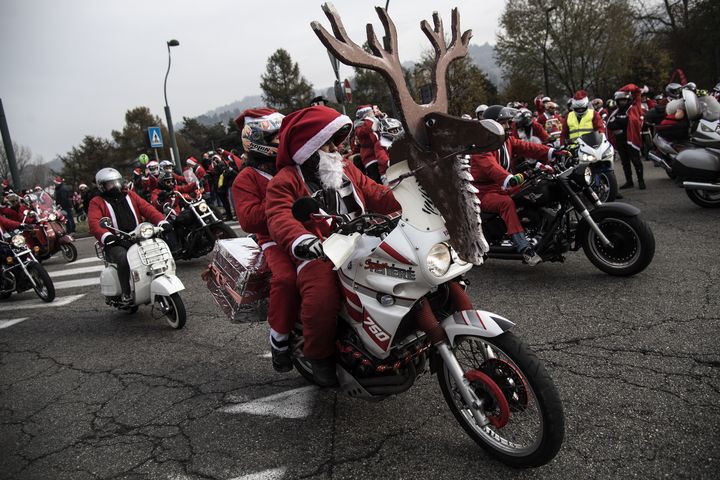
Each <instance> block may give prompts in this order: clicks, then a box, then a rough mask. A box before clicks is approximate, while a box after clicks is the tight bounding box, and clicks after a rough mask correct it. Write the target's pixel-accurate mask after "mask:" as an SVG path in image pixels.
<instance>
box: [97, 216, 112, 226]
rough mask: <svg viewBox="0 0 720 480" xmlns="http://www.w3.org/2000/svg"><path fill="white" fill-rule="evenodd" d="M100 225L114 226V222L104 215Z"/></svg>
mask: <svg viewBox="0 0 720 480" xmlns="http://www.w3.org/2000/svg"><path fill="white" fill-rule="evenodd" d="M100 226H101V227H102V228H110V227H112V222H111V221H110V219H109V218H108V217H103V218H101V219H100Z"/></svg>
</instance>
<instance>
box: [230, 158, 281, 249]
mask: <svg viewBox="0 0 720 480" xmlns="http://www.w3.org/2000/svg"><path fill="white" fill-rule="evenodd" d="M272 178H273V176H272V175H270V174H269V173H267V172H263V171H262V170H258V169H256V168H253V167H246V168H243V169H242V170H241V171H240V173H238V175H237V177H235V181H234V182H233V184H232V198H233V203H234V204H235V213H236V214H237V217H238V222H240V227H242V229H243V231H244V232H248V233H254V234H256V235H257V239H258V244H259V245H260V247H261V248H263V250H264V249H266V248H267V247H269V246H271V245H275V242H273V241H272V238H270V233H269V232H268V226H267V216H266V214H265V195H266V193H267V188H268V183H270V180H272Z"/></svg>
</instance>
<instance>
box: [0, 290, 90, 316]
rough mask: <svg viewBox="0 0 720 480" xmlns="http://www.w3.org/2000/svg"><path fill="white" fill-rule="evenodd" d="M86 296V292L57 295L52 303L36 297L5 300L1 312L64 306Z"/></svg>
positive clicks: (0, 306) (0, 307)
mask: <svg viewBox="0 0 720 480" xmlns="http://www.w3.org/2000/svg"><path fill="white" fill-rule="evenodd" d="M84 296H85V294H84V293H81V294H79V295H68V296H67V297H56V298H55V300H53V301H52V302H50V303H47V302H43V301H42V300H40V299H39V298H34V299H31V300H19V301H17V302H12V301H10V302H7V301H5V302H3V303H2V304H0V312H7V311H10V310H27V309H30V308H52V307H64V306H65V305H69V304H71V303H72V302H74V301H75V300H79V299H81V298H82V297H84Z"/></svg>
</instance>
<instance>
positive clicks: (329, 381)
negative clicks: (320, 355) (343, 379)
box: [310, 357, 338, 387]
mask: <svg viewBox="0 0 720 480" xmlns="http://www.w3.org/2000/svg"><path fill="white" fill-rule="evenodd" d="M310 366H312V372H313V379H314V380H315V383H316V384H318V386H320V387H335V386H337V384H338V380H337V375H335V359H334V358H333V357H330V358H325V359H323V360H310Z"/></svg>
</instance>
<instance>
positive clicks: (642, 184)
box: [638, 178, 646, 190]
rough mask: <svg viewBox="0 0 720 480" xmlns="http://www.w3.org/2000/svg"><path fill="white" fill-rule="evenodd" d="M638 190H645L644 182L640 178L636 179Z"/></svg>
mask: <svg viewBox="0 0 720 480" xmlns="http://www.w3.org/2000/svg"><path fill="white" fill-rule="evenodd" d="M638 188H639V189H640V190H645V188H646V187H645V180H643V179H642V178H640V179H638Z"/></svg>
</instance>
